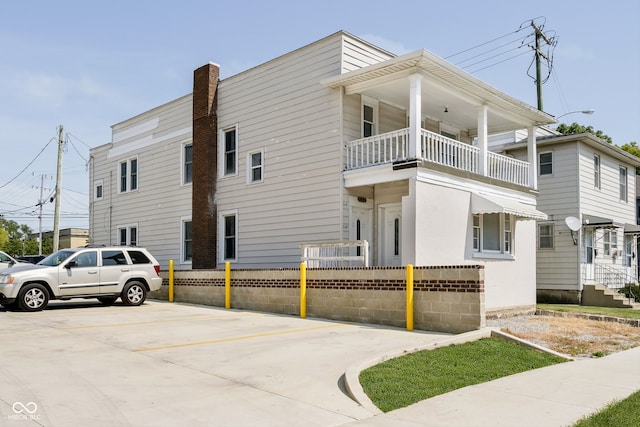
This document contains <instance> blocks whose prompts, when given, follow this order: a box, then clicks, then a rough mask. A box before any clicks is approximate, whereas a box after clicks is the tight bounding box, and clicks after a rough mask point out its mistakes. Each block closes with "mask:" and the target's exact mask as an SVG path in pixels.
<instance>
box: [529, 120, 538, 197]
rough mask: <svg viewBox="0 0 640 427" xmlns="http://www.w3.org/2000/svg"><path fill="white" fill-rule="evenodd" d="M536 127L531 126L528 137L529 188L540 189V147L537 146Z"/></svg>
mask: <svg viewBox="0 0 640 427" xmlns="http://www.w3.org/2000/svg"><path fill="white" fill-rule="evenodd" d="M537 130H538V128H537V127H536V126H531V127H530V128H529V129H528V131H529V135H527V161H528V162H529V188H533V189H534V190H537V189H538V147H537V145H536V131H537Z"/></svg>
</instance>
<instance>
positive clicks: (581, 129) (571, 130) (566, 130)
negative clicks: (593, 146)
mask: <svg viewBox="0 0 640 427" xmlns="http://www.w3.org/2000/svg"><path fill="white" fill-rule="evenodd" d="M556 130H557V131H558V132H560V133H561V134H563V135H576V134H579V133H590V134H592V135H595V136H597V137H598V138H600V139H601V140H603V141H607V142H608V143H609V144H612V143H613V140H612V139H611V137H610V136H609V135H606V134H605V133H604V132H602V131H601V130H594V129H593V127H592V126H582V125H579V124H578V123H576V122H573V123H571V124H570V125H567V124H564V123H560V124H559V125H558V127H557V128H556Z"/></svg>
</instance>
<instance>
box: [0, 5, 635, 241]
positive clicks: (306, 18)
mask: <svg viewBox="0 0 640 427" xmlns="http://www.w3.org/2000/svg"><path fill="white" fill-rule="evenodd" d="M533 19H535V22H537V23H539V24H544V30H545V31H548V32H550V33H549V34H554V35H555V36H556V37H557V41H558V43H557V46H556V48H555V50H554V68H553V71H552V74H551V76H550V78H549V80H548V81H547V83H546V84H545V85H544V87H543V102H544V105H543V107H544V110H545V111H546V112H548V113H550V114H552V115H555V116H559V115H561V114H565V113H567V112H570V111H574V110H582V109H593V110H596V112H595V114H593V115H582V114H571V115H567V116H565V117H563V118H562V119H561V121H562V122H567V123H571V122H573V121H576V122H578V123H580V124H583V125H586V126H593V127H594V129H596V130H598V129H600V130H602V131H603V132H604V133H606V134H608V135H609V136H611V137H612V138H613V141H614V143H616V144H617V145H623V144H625V143H628V142H630V141H637V142H639V143H640V25H638V22H639V20H640V2H639V1H637V0H612V1H609V2H602V1H593V0H579V1H574V0H564V1H557V0H555V1H547V0H538V1H536V2H530V1H526V2H525V1H517V0H510V1H509V0H505V1H487V2H478V1H472V0H469V1H455V0H452V1H447V2H444V1H441V2H435V1H428V0H418V1H412V0H411V1H410V0H398V1H395V2H390V1H388V0H387V1H378V0H368V1H360V0H325V1H323V2H313V3H311V2H304V1H299V2H293V1H277V0H273V1H260V0H235V1H224V0H218V1H201V0H193V1H191V0H182V1H166V0H150V1H147V0H137V1H136V0H127V1H121V0H112V1H95V2H94V1H86V0H83V1H67V0H59V1H55V2H54V1H41V0H31V1H24V2H17V1H13V2H5V3H4V4H3V5H2V6H1V7H0V58H2V59H0V149H1V150H2V152H3V153H4V155H5V162H4V167H2V168H1V169H0V213H2V214H4V215H5V217H7V218H10V219H14V220H15V221H17V222H19V223H20V224H27V225H29V226H30V227H31V228H32V229H33V230H34V231H37V230H38V228H39V222H38V217H37V212H38V209H37V208H36V205H37V203H38V201H39V200H41V197H40V188H39V187H40V185H41V182H43V183H44V188H45V190H44V192H43V197H42V199H46V200H47V203H45V204H44V205H43V213H44V215H43V220H42V228H43V230H51V229H52V228H53V203H50V202H48V200H49V198H48V197H49V196H50V194H51V192H52V189H53V188H54V186H55V180H54V177H55V173H56V157H57V147H56V144H55V141H53V142H50V141H52V139H55V138H56V136H57V131H56V128H57V126H58V125H63V126H64V131H65V134H67V133H68V134H69V136H68V139H69V141H70V142H69V143H68V144H67V145H66V152H65V154H64V156H63V157H64V160H63V173H62V188H63V195H62V197H61V201H62V209H61V210H62V219H61V227H63V228H64V227H88V205H89V203H88V192H89V190H88V189H89V173H88V171H87V160H88V158H89V147H96V146H99V145H102V144H105V143H108V142H110V138H111V126H112V125H113V124H116V123H119V122H121V121H123V120H126V119H128V118H130V117H132V116H135V115H137V114H140V113H142V112H144V111H146V110H148V109H151V108H154V107H156V106H158V105H161V104H164V103H166V102H168V101H171V100H173V99H175V98H178V97H180V96H183V95H186V94H188V93H190V92H191V88H192V76H193V70H194V69H196V68H198V67H199V66H201V65H203V64H206V63H208V62H215V63H217V64H219V65H220V66H221V74H222V77H223V78H224V77H228V76H231V75H233V74H236V73H238V72H241V71H243V70H245V69H247V68H249V67H252V66H255V65H258V64H261V63H263V62H265V61H268V60H270V59H273V58H275V57H277V56H280V55H282V54H285V53H287V52H290V51H291V50H294V49H297V48H299V47H302V46H304V45H306V44H308V43H312V42H314V41H316V40H318V39H321V38H323V37H326V36H328V35H330V34H333V33H335V32H336V31H339V30H345V31H347V32H349V33H351V34H353V35H356V36H358V37H361V38H363V39H365V40H367V41H370V42H373V43H374V44H377V45H379V46H381V47H383V48H386V49H387V50H389V51H391V52H393V53H395V54H398V55H400V54H403V53H407V52H412V51H415V50H418V49H423V48H424V49H427V50H429V51H431V52H433V53H435V54H436V55H439V56H441V57H444V58H446V57H449V56H450V55H453V54H456V53H459V52H462V51H465V50H466V49H469V48H472V47H475V46H478V45H481V44H483V43H485V42H488V41H490V40H494V39H496V38H499V37H501V36H505V35H510V34H511V37H506V38H502V39H499V40H498V41H496V42H494V43H492V44H488V45H486V49H476V50H473V51H471V53H468V54H467V55H466V57H465V56H464V55H460V56H455V57H451V58H450V59H449V60H450V61H451V62H453V63H456V61H460V60H463V59H464V58H469V57H470V56H472V53H473V54H478V55H480V54H482V55H483V56H481V57H479V58H487V57H489V56H490V54H489V53H488V50H491V49H497V48H498V46H499V45H500V43H502V42H504V43H507V42H511V43H512V44H511V45H510V46H512V47H513V46H516V45H517V43H519V42H517V41H514V40H515V39H517V38H518V37H520V36H521V35H522V36H524V35H526V33H527V31H526V30H522V31H520V32H518V33H516V30H518V28H520V27H521V25H523V26H524V27H525V28H530V27H528V24H529V22H530V21H531V20H533ZM514 43H515V44H514ZM503 50H504V49H503ZM526 50H527V47H526V45H525V46H523V47H522V48H519V49H514V50H513V51H511V53H510V54H507V55H505V56H501V57H496V58H495V59H494V60H492V61H487V62H484V63H480V64H478V65H477V66H473V67H469V68H465V69H466V70H467V71H468V72H472V73H473V75H474V76H476V77H478V78H480V79H482V80H484V81H486V82H487V83H489V84H491V85H493V86H495V87H496V88H498V89H500V90H502V91H504V92H506V93H507V94H509V95H511V96H513V97H515V98H517V99H520V100H522V101H524V102H526V103H528V104H530V105H533V106H535V105H536V102H537V101H536V89H535V85H534V83H533V80H532V79H531V78H530V77H529V76H528V75H527V70H528V68H529V66H530V63H531V60H532V57H533V56H532V54H531V53H527V52H526ZM514 55H519V56H516V57H515V58H512V59H510V60H506V59H507V58H510V57H513V56H514ZM473 62H474V61H473V60H467V62H464V63H463V64H460V65H459V66H460V67H466V66H468V65H469V64H471V63H473ZM492 63H495V65H493V66H489V67H487V68H484V67H485V66H487V65H490V64H492ZM480 68H484V69H482V70H479V71H478V69H480ZM534 72H535V71H534V70H533V69H531V70H530V73H534ZM47 144H48V145H47ZM40 152H42V153H41V154H39V153H40ZM34 159H35V160H34ZM43 177H44V178H43Z"/></svg>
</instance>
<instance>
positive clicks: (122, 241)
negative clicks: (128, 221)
mask: <svg viewBox="0 0 640 427" xmlns="http://www.w3.org/2000/svg"><path fill="white" fill-rule="evenodd" d="M118 244H119V245H121V246H137V245H138V225H137V224H134V225H123V226H119V227H118Z"/></svg>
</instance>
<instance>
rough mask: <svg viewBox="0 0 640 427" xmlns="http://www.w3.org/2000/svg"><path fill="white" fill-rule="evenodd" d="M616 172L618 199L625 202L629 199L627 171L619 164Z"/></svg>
mask: <svg viewBox="0 0 640 427" xmlns="http://www.w3.org/2000/svg"><path fill="white" fill-rule="evenodd" d="M618 173H619V179H618V182H619V184H620V187H619V188H620V200H622V201H623V202H625V203H626V202H628V201H629V171H628V169H627V168H626V167H625V166H620V168H619V172H618Z"/></svg>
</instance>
